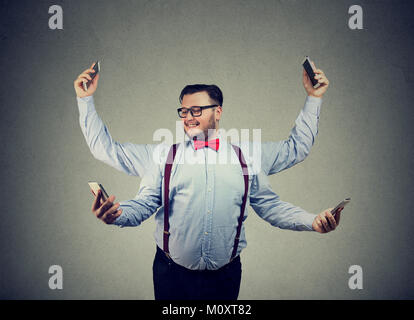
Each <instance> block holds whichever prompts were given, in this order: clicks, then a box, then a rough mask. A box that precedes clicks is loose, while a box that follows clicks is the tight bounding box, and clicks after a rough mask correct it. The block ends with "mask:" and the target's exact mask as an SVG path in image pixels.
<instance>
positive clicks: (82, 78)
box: [73, 62, 99, 98]
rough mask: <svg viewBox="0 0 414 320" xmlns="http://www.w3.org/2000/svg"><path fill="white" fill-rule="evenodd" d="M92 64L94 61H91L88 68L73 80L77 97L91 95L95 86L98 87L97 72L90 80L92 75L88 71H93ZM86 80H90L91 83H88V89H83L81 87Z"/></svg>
mask: <svg viewBox="0 0 414 320" xmlns="http://www.w3.org/2000/svg"><path fill="white" fill-rule="evenodd" d="M94 65H95V62H94V63H92V65H91V67H90V68H89V69H86V70H85V71H83V72H82V73H81V74H80V75H79V76H78V77H77V78H76V80H75V81H74V82H73V86H74V87H75V92H76V96H78V97H79V98H83V97H87V96H91V95H93V94H94V92H95V91H96V88H97V87H98V80H99V73H98V74H97V75H96V77H95V78H94V79H93V80H92V77H91V76H90V75H89V73H94V72H95V70H93V69H92V68H93V66H94ZM88 80H92V83H91V84H89V86H88V90H87V91H85V90H84V89H83V83H84V82H88Z"/></svg>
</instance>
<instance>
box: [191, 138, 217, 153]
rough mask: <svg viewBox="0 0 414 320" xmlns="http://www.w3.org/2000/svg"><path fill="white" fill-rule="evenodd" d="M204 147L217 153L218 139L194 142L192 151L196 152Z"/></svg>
mask: <svg viewBox="0 0 414 320" xmlns="http://www.w3.org/2000/svg"><path fill="white" fill-rule="evenodd" d="M204 147H209V148H211V149H213V150H215V151H217V150H218V148H219V139H214V140H210V141H203V140H194V149H196V150H198V149H202V148H204Z"/></svg>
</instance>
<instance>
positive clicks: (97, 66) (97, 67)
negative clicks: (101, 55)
mask: <svg viewBox="0 0 414 320" xmlns="http://www.w3.org/2000/svg"><path fill="white" fill-rule="evenodd" d="M92 69H93V70H95V72H93V73H89V75H90V76H91V78H92V80H93V78H95V77H96V75H97V74H98V73H99V71H101V62H100V61H96V62H95V64H94V66H93V68H92ZM92 80H88V81H87V82H84V83H83V90H85V91H88V87H89V85H90V84H91V83H92Z"/></svg>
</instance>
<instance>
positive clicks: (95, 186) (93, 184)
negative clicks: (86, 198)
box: [88, 181, 109, 201]
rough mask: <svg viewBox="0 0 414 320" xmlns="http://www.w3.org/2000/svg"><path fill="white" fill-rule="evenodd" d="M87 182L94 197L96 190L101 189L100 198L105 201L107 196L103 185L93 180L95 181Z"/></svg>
mask: <svg viewBox="0 0 414 320" xmlns="http://www.w3.org/2000/svg"><path fill="white" fill-rule="evenodd" d="M88 184H89V187H90V188H91V190H92V193H93V194H94V196H95V197H96V195H97V193H98V191H99V190H102V200H103V201H106V199H108V198H109V196H108V193H106V191H105V189H104V187H103V185H101V184H100V183H98V182H95V181H89V182H88Z"/></svg>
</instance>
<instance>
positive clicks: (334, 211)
mask: <svg viewBox="0 0 414 320" xmlns="http://www.w3.org/2000/svg"><path fill="white" fill-rule="evenodd" d="M349 202H351V198H346V199H344V200H343V201H341V202H340V203H339V204H338V205H337V206H336V207H335V208H334V209H333V210H331V214H332V215H334V216H335V215H336V212H337V210H338V209H340V208H344V207H345V206H346V205H347V204H348V203H349Z"/></svg>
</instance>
